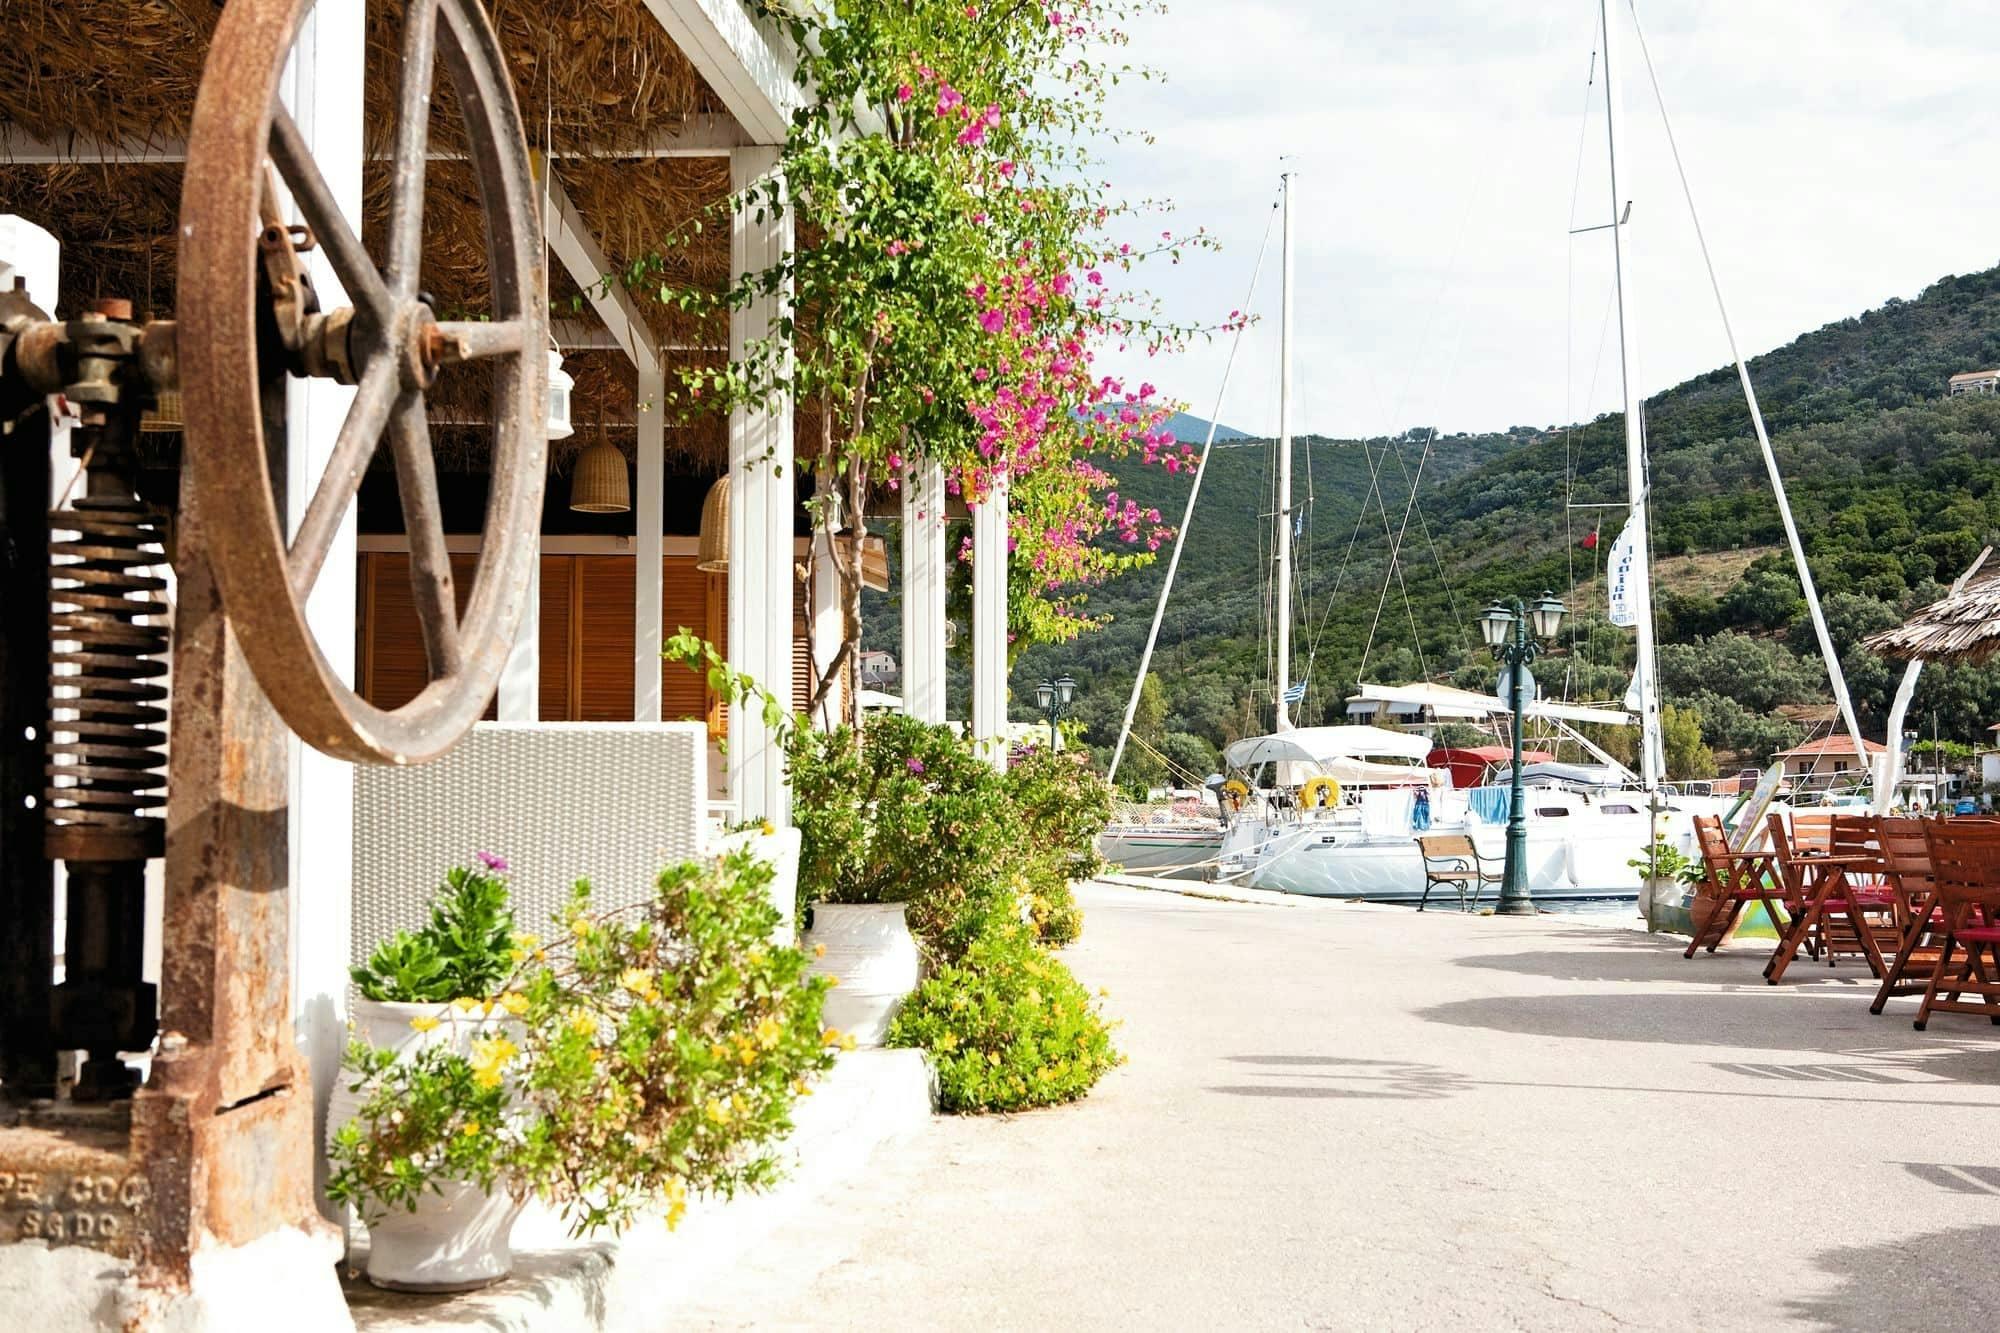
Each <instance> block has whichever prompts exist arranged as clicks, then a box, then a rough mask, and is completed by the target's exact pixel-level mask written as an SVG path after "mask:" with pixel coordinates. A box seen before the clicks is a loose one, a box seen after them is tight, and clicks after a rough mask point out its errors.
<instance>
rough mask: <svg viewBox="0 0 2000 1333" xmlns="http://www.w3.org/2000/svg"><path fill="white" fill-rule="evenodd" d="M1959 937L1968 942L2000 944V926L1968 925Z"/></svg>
mask: <svg viewBox="0 0 2000 1333" xmlns="http://www.w3.org/2000/svg"><path fill="white" fill-rule="evenodd" d="M1958 938H1959V939H1961V940H1963V941H1965V942H1966V943H1967V944H2000V926H1967V927H1966V928H1965V929H1964V930H1961V931H1959V932H1958Z"/></svg>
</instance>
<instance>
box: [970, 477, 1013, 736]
mask: <svg viewBox="0 0 2000 1333" xmlns="http://www.w3.org/2000/svg"><path fill="white" fill-rule="evenodd" d="M972 738H973V741H974V743H975V744H977V745H979V746H981V747H982V748H983V749H984V750H985V753H986V755H987V757H988V758H989V759H991V760H992V761H993V766H994V767H995V768H1001V769H1004V768H1006V767H1007V483H1006V479H1005V478H1004V477H1003V478H1001V479H1000V480H998V481H996V482H994V483H993V485H992V488H991V489H990V490H989V491H988V492H987V495H986V498H985V499H984V500H981V501H980V502H979V503H978V504H976V505H974V506H972Z"/></svg>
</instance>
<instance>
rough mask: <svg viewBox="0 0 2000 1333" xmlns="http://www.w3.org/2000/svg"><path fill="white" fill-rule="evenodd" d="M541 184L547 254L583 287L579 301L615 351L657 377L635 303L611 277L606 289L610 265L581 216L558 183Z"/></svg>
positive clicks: (648, 338) (656, 359) (551, 180)
mask: <svg viewBox="0 0 2000 1333" xmlns="http://www.w3.org/2000/svg"><path fill="white" fill-rule="evenodd" d="M543 183H544V186H545V187H546V188H547V190H548V192H549V223H548V226H549V249H551V250H553V251H554V252H555V256H556V258H557V259H559V260H561V261H562V266H563V268H565V269H566V270H568V272H569V275H570V277H571V278H573V279H574V280H575V281H576V285H577V286H579V287H581V288H583V294H584V298H585V299H586V300H588V301H589V302H590V305H591V308H592V309H593V310H595V311H596V312H597V317H598V318H599V319H601V320H603V321H604V327H605V328H606V329H607V330H609V331H610V333H611V337H612V338H613V339H614V340H615V341H616V342H617V344H618V347H619V348H620V349H621V350H622V351H623V352H624V353H625V355H626V356H628V357H630V358H632V364H633V365H635V366H637V367H638V368H639V369H640V370H641V371H642V372H643V371H646V370H651V371H653V372H654V373H655V374H658V373H659V371H660V358H659V355H658V353H657V352H655V351H654V349H653V334H652V330H651V329H649V328H648V327H647V326H646V317H645V316H644V315H643V314H641V313H640V312H639V303H638V302H637V301H635V300H633V299H632V293H630V292H628V291H626V290H625V284H624V283H622V282H620V281H618V280H617V278H616V277H615V276H613V277H612V278H611V281H610V282H609V283H608V284H607V283H606V282H605V277H606V275H608V274H611V272H612V270H611V261H610V260H609V259H607V258H605V256H604V248H603V247H602V246H600V245H599V244H598V243H597V238H596V237H595V236H592V235H591V234H590V228H589V227H587V226H585V225H584V222H583V216H582V214H580V213H578V212H577V211H576V205H575V204H572V203H571V202H570V200H569V195H568V193H567V192H566V191H564V189H563V187H562V182H561V181H559V180H557V179H555V177H554V176H553V175H550V176H546V177H545V178H544V182H543ZM607 287H608V288H609V290H606V288H607Z"/></svg>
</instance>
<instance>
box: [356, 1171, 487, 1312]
mask: <svg viewBox="0 0 2000 1333" xmlns="http://www.w3.org/2000/svg"><path fill="white" fill-rule="evenodd" d="M524 1203H526V1200H525V1199H515V1198H512V1197H510V1196H509V1195H507V1194H504V1193H502V1194H488V1193H487V1192H486V1191H484V1190H482V1189H480V1188H479V1187H478V1186H477V1185H474V1184H470V1183H469V1182H466V1181H462V1180H452V1181H445V1182H442V1183H441V1184H440V1185H439V1186H438V1190H437V1192H436V1193H430V1192H426V1193H425V1194H424V1195H423V1197H422V1198H420V1199H419V1200H418V1201H417V1207H416V1211H415V1212H409V1211H406V1210H404V1209H401V1208H395V1209H391V1210H390V1211H389V1213H388V1215H387V1216H384V1217H377V1218H375V1219H373V1220H371V1221H370V1222H369V1224H368V1268H367V1273H368V1280H369V1281H370V1282H372V1283H374V1284H375V1285H376V1286H378V1287H387V1288H388V1289H390V1290H391V1291H434V1292H443V1291H472V1290H475V1289H477V1288H479V1287H484V1286H487V1285H489V1284H491V1283H494V1282H498V1281H499V1280H500V1279H501V1278H503V1277H506V1276H507V1274H508V1273H510V1272H512V1271H513V1268H514V1251H513V1249H512V1248H511V1247H510V1245H509V1243H508V1238H509V1237H510V1236H511V1235H512V1234H513V1231H514V1219H515V1218H517V1217H519V1216H520V1215H521V1207H522V1205H523V1204H524Z"/></svg>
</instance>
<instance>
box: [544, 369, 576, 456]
mask: <svg viewBox="0 0 2000 1333" xmlns="http://www.w3.org/2000/svg"><path fill="white" fill-rule="evenodd" d="M575 388H576V377H575V376H573V375H571V374H570V373H569V372H568V371H567V370H564V369H563V359H562V353H561V352H558V351H555V350H553V349H551V350H550V352H549V427H548V434H549V438H550V439H552V440H567V439H568V438H569V437H570V436H572V435H574V434H575V433H576V427H574V426H572V425H571V424H570V420H569V398H570V392H571V390H573V389H575Z"/></svg>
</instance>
